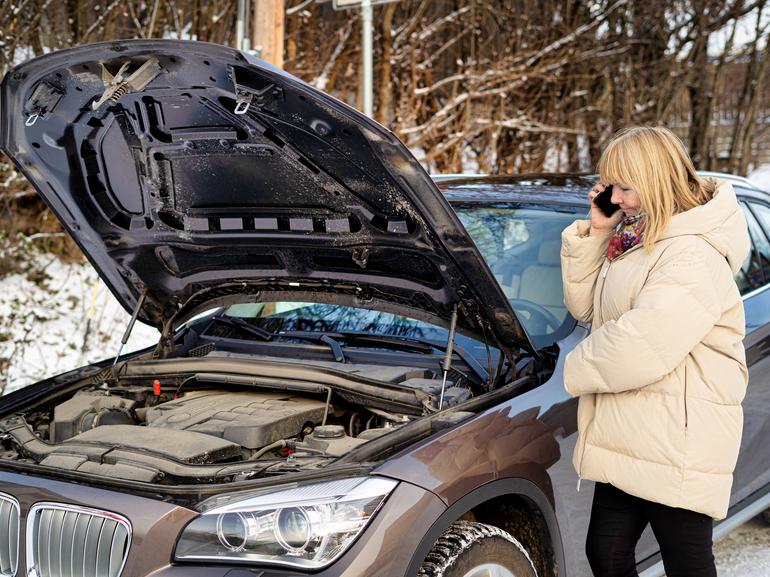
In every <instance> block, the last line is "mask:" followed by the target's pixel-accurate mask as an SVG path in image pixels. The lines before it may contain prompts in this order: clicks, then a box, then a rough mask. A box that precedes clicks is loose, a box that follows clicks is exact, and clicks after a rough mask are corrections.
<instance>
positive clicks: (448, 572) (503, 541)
mask: <svg viewBox="0 0 770 577" xmlns="http://www.w3.org/2000/svg"><path fill="white" fill-rule="evenodd" d="M417 576H418V577H537V571H536V570H535V566H534V564H533V563H532V559H531V558H530V556H529V553H528V552H527V550H526V549H525V548H524V547H523V546H522V544H521V543H519V542H518V541H517V540H516V539H515V538H514V537H513V536H511V534H510V533H507V532H505V531H503V530H502V529H499V528H497V527H494V526H492V525H485V524H483V523H472V522H470V521H457V522H456V523H453V524H452V525H450V526H449V528H448V529H447V530H446V531H444V532H443V533H442V534H441V536H440V537H439V538H438V541H436V543H435V545H433V548H432V549H431V550H430V553H428V556H427V557H426V558H425V561H423V563H422V566H421V567H420V571H419V573H418V574H417Z"/></svg>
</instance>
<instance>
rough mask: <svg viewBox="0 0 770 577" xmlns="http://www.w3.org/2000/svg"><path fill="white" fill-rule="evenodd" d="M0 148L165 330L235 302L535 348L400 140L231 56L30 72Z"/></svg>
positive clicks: (207, 53) (151, 52) (301, 86)
mask: <svg viewBox="0 0 770 577" xmlns="http://www.w3.org/2000/svg"><path fill="white" fill-rule="evenodd" d="M1 136H2V142H1V145H2V149H3V150H4V151H5V152H6V153H7V154H8V155H9V156H10V157H11V159H12V160H13V161H14V162H15V164H16V166H17V167H18V168H19V170H21V172H23V173H24V175H25V176H26V177H27V178H28V179H29V180H30V182H31V183H32V184H33V185H34V186H35V188H36V189H37V190H38V192H39V193H40V194H41V196H42V197H43V199H44V200H45V201H46V203H47V204H48V206H49V207H50V208H51V209H52V210H53V212H54V213H55V214H56V215H57V216H58V217H59V219H60V220H61V221H62V223H63V225H64V226H65V227H66V228H67V230H68V231H69V233H70V234H71V235H72V236H73V238H74V239H75V241H76V242H77V243H78V244H79V245H80V247H81V249H82V250H83V252H84V254H85V255H86V256H87V257H88V259H89V260H90V262H91V263H92V264H93V265H94V267H95V268H96V270H97V271H98V272H99V274H100V276H101V277H102V279H103V280H104V281H105V282H106V284H107V285H108V286H109V287H110V289H111V290H112V292H113V293H114V294H115V296H116V297H117V299H118V300H119V301H120V302H121V303H122V305H123V306H124V307H125V308H126V309H127V310H128V311H130V312H133V311H136V312H137V315H138V318H139V320H141V321H143V322H146V323H148V324H151V325H154V326H156V327H158V328H162V330H163V331H164V334H166V335H168V334H169V333H170V332H171V331H172V330H173V329H174V327H175V326H178V325H179V323H181V322H183V321H184V320H185V319H187V318H190V317H191V316H192V315H193V314H195V313H196V312H198V311H200V310H203V309H205V308H212V307H214V306H222V305H225V304H228V303H230V302H238V301H239V300H252V301H253V300H263V301H269V300H286V301H310V302H326V303H332V304H342V305H348V306H358V307H363V308H372V309H377V310H384V311H389V312H393V313H396V314H403V315H405V316H409V317H412V318H418V319H423V320H426V321H428V322H433V323H434V324H438V325H444V326H449V325H451V320H452V318H453V317H454V315H455V314H456V319H457V325H456V326H457V328H458V330H460V331H464V332H466V333H470V334H472V335H474V336H479V337H481V338H483V339H485V340H486V338H487V337H489V338H490V342H493V343H495V344H497V345H498V346H499V347H500V348H501V349H503V350H505V351H507V352H514V351H516V350H517V349H520V348H526V349H529V350H534V348H533V346H532V344H531V342H530V340H529V337H528V335H527V334H526V332H525V331H524V329H523V327H522V325H521V324H520V322H519V320H518V319H517V318H516V315H515V313H514V312H513V310H512V309H511V306H510V304H509V302H508V300H507V299H506V298H505V295H504V294H503V292H502V290H501V289H500V287H499V285H498V284H497V283H496V282H495V279H494V276H493V275H492V273H491V271H490V270H489V268H488V266H487V264H486V262H485V261H484V259H483V257H482V255H481V254H480V253H479V251H478V249H477V247H476V245H475V243H474V242H473V240H472V239H471V238H470V236H469V235H468V233H467V232H466V231H465V229H464V228H463V226H462V224H461V223H460V221H459V219H458V218H457V215H456V214H455V212H454V210H453V209H452V208H451V206H450V205H449V203H448V202H447V200H446V199H445V198H444V197H443V195H442V194H441V192H440V191H439V190H438V188H437V187H436V185H435V183H434V182H433V181H432V180H431V178H430V176H429V175H428V174H427V173H426V172H425V170H423V168H422V167H421V166H420V164H419V163H418V162H417V161H416V160H415V158H414V157H413V156H412V154H411V153H410V152H409V151H408V150H407V149H406V147H405V146H404V145H403V143H402V142H401V141H400V140H399V139H398V138H397V137H396V136H395V135H393V133H391V132H390V131H389V130H387V129H386V128H384V127H383V126H381V125H379V124H377V123H376V122H374V121H373V120H371V119H370V118H368V117H366V116H365V115H363V114H361V113H359V112H358V111H357V110H355V109H353V108H351V107H350V106H347V105H346V104H344V103H342V102H340V101H338V100H336V99H334V98H333V97H331V96H329V95H328V94H325V93H323V92H321V91H319V90H317V89H315V88H313V87H312V86H310V85H308V84H306V83H305V82H303V81H302V80H300V79H298V78H296V77H294V76H292V75H290V74H287V73H286V72H284V71H282V70H279V69H277V68H275V67H273V66H271V65H270V64H268V63H266V62H263V61H261V60H258V59H256V58H253V57H252V56H250V55H248V54H245V53H241V52H239V51H237V50H234V49H231V48H228V47H226V46H219V45H215V44H207V43H203V42H185V41H177V40H131V41H116V42H109V43H99V44H92V45H86V46H79V47H76V48H72V49H68V50H62V51H59V52H54V53H51V54H47V55H45V56H42V57H40V58H37V59H34V60H30V61H28V62H25V63H23V64H21V65H19V66H17V67H16V68H14V69H13V70H11V71H10V72H8V74H7V75H6V77H5V78H4V80H3V84H2V135H1Z"/></svg>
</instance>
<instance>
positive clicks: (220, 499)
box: [175, 477, 397, 569]
mask: <svg viewBox="0 0 770 577" xmlns="http://www.w3.org/2000/svg"><path fill="white" fill-rule="evenodd" d="M396 485H397V482H396V481H392V480H390V479H384V478H381V477H355V478H351V479H341V480H336V481H331V482H328V483H317V484H313V485H293V486H291V487H288V488H286V489H284V490H281V491H278V492H275V491H274V492H270V493H265V492H263V493H248V494H245V493H240V494H236V495H220V496H217V497H214V498H212V499H209V500H207V501H205V502H204V503H202V504H201V506H200V510H201V512H202V514H201V516H200V517H198V518H197V519H195V520H194V521H193V522H192V523H190V524H189V525H188V526H187V527H186V528H185V530H184V531H183V532H182V536H181V537H180V539H179V543H178V544H177V547H176V554H175V558H176V560H177V561H251V562H254V563H265V564H281V565H290V566H293V567H301V568H305V569H320V568H322V567H325V566H327V565H329V564H330V563H332V562H333V561H334V560H335V559H337V557H339V556H340V555H342V553H343V552H344V551H345V550H346V549H347V548H348V547H349V546H350V544H351V543H352V542H353V541H354V540H355V538H356V536H357V535H358V534H359V533H360V532H361V531H362V530H363V528H364V527H365V526H366V524H367V523H368V522H369V520H370V519H371V518H372V516H373V515H374V513H375V512H376V511H377V510H378V509H379V508H380V506H381V505H382V503H383V502H384V501H385V498H386V497H387V496H388V495H389V494H390V493H391V491H393V489H394V488H395V487H396Z"/></svg>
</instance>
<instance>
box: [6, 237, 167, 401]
mask: <svg viewBox="0 0 770 577" xmlns="http://www.w3.org/2000/svg"><path fill="white" fill-rule="evenodd" d="M1 250H2V247H0V251H1ZM29 258H30V264H29V266H25V268H24V271H23V272H22V273H20V274H13V275H10V276H6V277H5V278H2V279H0V392H3V393H8V392H10V391H12V390H15V389H17V388H20V387H23V386H25V385H28V384H30V383H34V382H36V381H38V380H41V379H43V378H45V377H49V376H53V375H56V374H59V373H63V372H65V371H68V370H70V369H74V368H76V367H79V366H82V365H85V364H87V363H89V362H93V361H97V360H100V359H103V358H106V357H109V356H114V355H115V354H116V353H117V351H118V347H119V346H120V339H121V338H122V336H123V331H124V330H125V328H126V325H127V324H128V320H129V315H128V313H126V311H125V310H123V308H122V307H121V306H120V305H119V304H118V302H117V301H116V300H115V298H114V297H113V296H112V293H110V291H109V290H107V288H106V287H105V285H104V283H103V282H101V281H100V280H99V277H98V276H97V275H96V273H95V272H94V270H93V268H92V267H91V265H89V264H87V263H84V264H64V263H62V262H61V261H60V260H59V259H58V258H56V257H53V256H50V255H44V254H38V253H35V252H34V251H30V254H29ZM89 319H90V323H89V322H88V321H89ZM87 328H88V330H87ZM157 339H158V331H156V330H155V329H153V328H150V327H147V326H145V325H142V324H141V323H138V322H137V323H136V325H135V326H134V330H133V333H132V335H131V338H130V340H129V342H128V344H127V345H126V347H125V348H124V351H125V352H127V351H129V350H136V349H139V348H143V347H146V346H148V345H151V344H154V343H155V342H157Z"/></svg>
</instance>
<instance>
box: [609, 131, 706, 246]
mask: <svg viewBox="0 0 770 577" xmlns="http://www.w3.org/2000/svg"><path fill="white" fill-rule="evenodd" d="M598 172H599V179H600V181H601V182H605V183H611V184H614V183H623V184H626V185H628V186H630V187H631V188H633V189H634V190H635V191H636V192H637V194H638V195H639V200H640V201H641V205H642V210H643V211H644V212H645V213H646V214H647V222H646V224H645V225H644V240H643V243H644V248H645V250H646V251H647V252H648V253H649V252H651V251H652V248H653V246H654V245H655V242H656V241H657V240H658V238H659V237H660V235H661V233H662V232H663V231H664V230H666V227H667V226H668V223H669V221H670V220H671V216H672V215H673V214H674V213H677V212H683V211H685V210H689V209H691V208H693V207H696V206H699V205H701V204H704V203H706V202H708V201H709V200H710V199H711V197H712V196H713V195H714V190H715V189H716V181H715V180H714V179H711V178H709V179H705V178H701V177H700V176H698V174H697V173H696V172H695V167H694V166H693V163H692V160H690V156H689V155H688V154H687V150H686V149H685V147H684V144H682V141H681V140H680V139H679V137H678V136H676V135H675V134H674V133H673V132H671V131H670V130H669V129H668V128H665V127H663V126H631V127H627V128H624V129H622V130H620V131H619V132H618V133H617V134H616V135H615V136H614V137H613V138H612V140H610V142H609V144H608V145H607V147H606V148H605V149H604V152H602V156H601V158H600V159H599V170H598Z"/></svg>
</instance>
